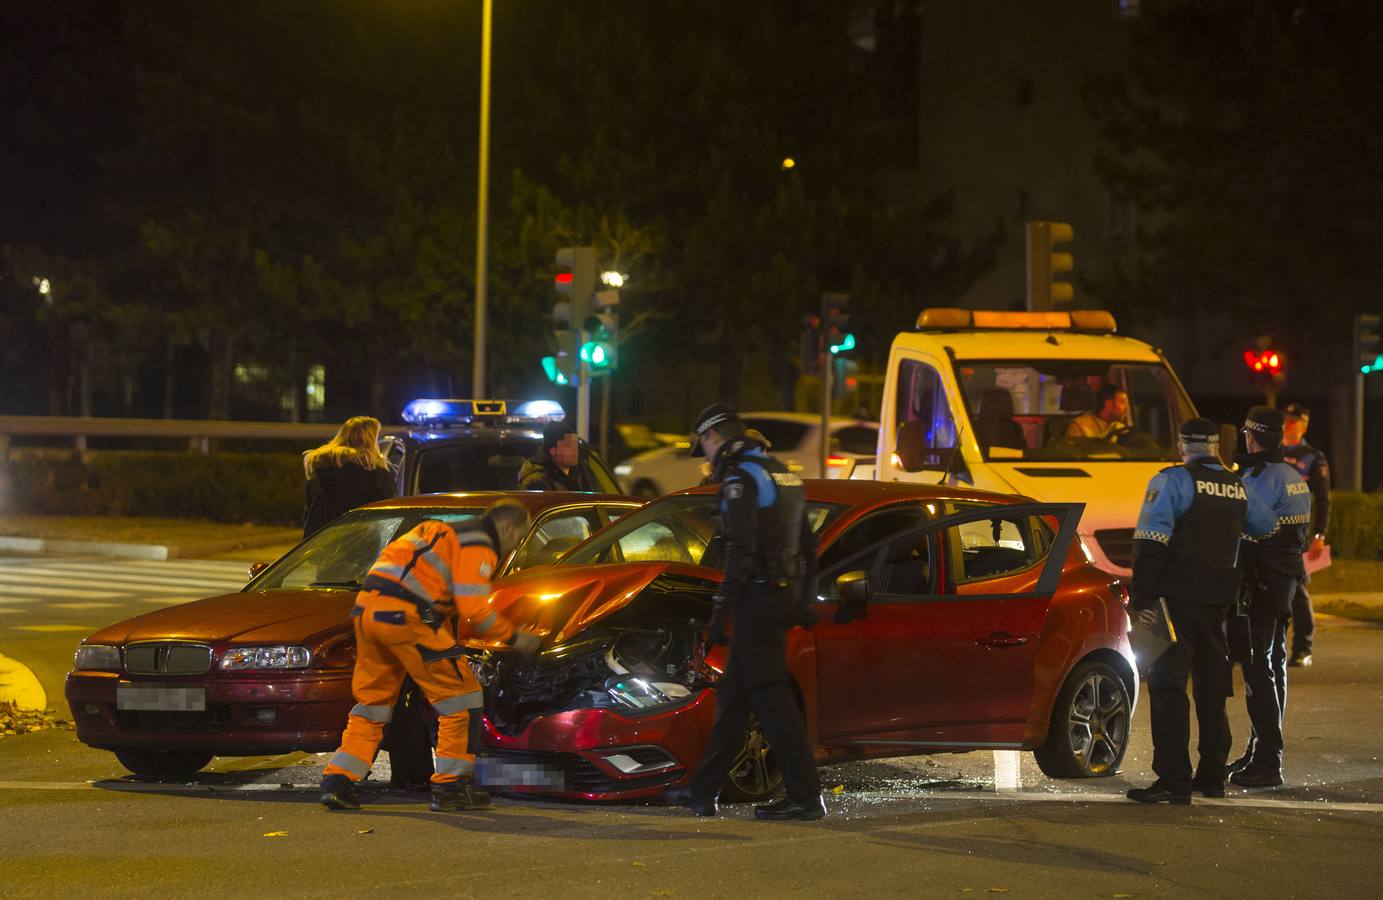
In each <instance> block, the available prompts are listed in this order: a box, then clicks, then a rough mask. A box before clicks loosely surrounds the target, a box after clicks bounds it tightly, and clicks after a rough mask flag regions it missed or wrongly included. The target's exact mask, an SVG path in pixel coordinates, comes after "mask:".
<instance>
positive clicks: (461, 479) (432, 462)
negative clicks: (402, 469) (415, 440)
mask: <svg viewBox="0 0 1383 900" xmlns="http://www.w3.org/2000/svg"><path fill="white" fill-rule="evenodd" d="M540 447H542V439H541V438H537V437H524V436H518V435H511V436H508V437H506V438H504V439H503V440H494V439H490V440H484V439H481V440H475V441H465V442H460V441H458V442H456V443H453V444H446V445H444V446H440V447H426V448H424V449H423V451H422V454H421V455H420V456H419V457H418V489H417V492H418V493H419V494H438V493H445V492H447V491H512V490H516V489H517V488H518V486H519V468H520V467H522V466H523V464H524V461H525V460H527V459H528V458H529V457H530V456H532V455H533V454H535V453H537V452H538V450H539V448H540ZM582 466H583V467H584V468H585V470H586V474H587V476H588V477H589V478H590V482H591V484H594V485H595V486H596V490H597V491H599V492H601V493H606V494H618V493H619V487H618V485H616V484H615V479H614V476H613V475H611V474H610V471H609V470H608V469H607V468H606V467H605V464H604V463H603V462H601V461H600V457H599V456H598V455H597V454H596V453H594V452H591V451H588V452H587V455H586V456H585V457H584V459H583V460H582Z"/></svg>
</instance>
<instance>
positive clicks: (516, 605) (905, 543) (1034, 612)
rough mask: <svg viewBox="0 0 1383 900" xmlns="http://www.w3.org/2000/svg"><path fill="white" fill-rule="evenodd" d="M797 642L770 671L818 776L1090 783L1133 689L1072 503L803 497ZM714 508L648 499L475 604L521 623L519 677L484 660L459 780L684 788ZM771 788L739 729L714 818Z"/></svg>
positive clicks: (1122, 742) (701, 705) (1123, 619)
mask: <svg viewBox="0 0 1383 900" xmlns="http://www.w3.org/2000/svg"><path fill="white" fill-rule="evenodd" d="M806 484H807V496H808V501H809V505H808V510H809V515H810V516H811V521H812V524H813V526H814V528H815V530H816V532H817V537H818V546H819V548H820V549H819V554H820V558H819V573H820V577H819V580H818V583H817V603H816V620H817V621H816V624H815V626H814V627H812V628H808V629H802V628H798V629H794V630H793V631H791V632H790V633H789V635H788V656H789V670H790V672H791V674H792V676H793V678H794V680H795V687H796V692H797V696H798V699H799V702H800V703H801V705H802V710H803V713H804V715H805V719H806V723H807V731H808V734H809V736H810V737H811V738H812V740H813V741H814V743H815V744H816V746H817V747H818V759H819V760H820V761H821V762H830V761H836V760H850V759H864V758H870V757H890V756H903V755H910V754H925V753H938V752H960V751H968V750H976V749H1013V750H1020V749H1021V750H1031V751H1033V753H1034V755H1035V756H1036V758H1037V762H1038V763H1039V765H1040V766H1041V768H1042V770H1043V771H1044V772H1045V773H1047V774H1048V775H1051V776H1056V777H1088V776H1099V775H1109V774H1112V773H1114V772H1115V771H1116V769H1117V768H1118V766H1119V763H1120V760H1121V759H1122V758H1123V755H1124V751H1125V749H1126V748H1127V745H1128V735H1129V722H1130V718H1131V714H1132V709H1133V705H1134V701H1135V698H1136V691H1137V684H1138V680H1137V676H1136V675H1135V674H1134V673H1135V668H1134V662H1133V654H1132V651H1131V649H1130V647H1129V642H1128V636H1127V629H1128V624H1129V620H1128V616H1127V613H1126V611H1125V603H1126V601H1127V593H1126V592H1125V591H1124V589H1123V587H1122V586H1121V585H1120V584H1119V583H1118V582H1117V581H1114V580H1112V579H1111V578H1110V576H1109V575H1107V574H1105V573H1103V572H1101V571H1099V570H1098V569H1096V568H1095V567H1094V566H1092V565H1090V564H1089V563H1088V562H1087V560H1086V558H1085V556H1084V554H1083V551H1082V548H1081V547H1080V546H1079V544H1078V541H1077V538H1076V524H1077V520H1078V519H1079V517H1080V513H1081V510H1082V508H1083V507H1082V505H1081V504H1056V503H1034V502H1030V501H1026V500H1023V499H1022V498H1017V497H1005V496H1000V495H995V494H989V493H981V492H978V491H969V490H964V489H958V488H951V487H945V486H936V487H932V486H917V485H900V484H887V483H880V482H870V481H829V480H826V481H808V482H807V483H806ZM715 532H716V522H715V495H714V493H713V491H712V489H709V488H702V489H693V490H691V491H687V492H682V493H679V494H674V495H672V496H669V497H665V498H663V499H661V500H656V501H654V502H652V503H650V504H649V505H647V506H645V507H643V508H642V509H640V510H638V511H637V512H635V513H631V514H630V515H627V516H625V517H623V518H621V519H620V520H619V521H618V522H616V523H615V524H613V525H611V526H610V527H608V528H606V529H604V530H603V531H601V532H599V533H598V534H596V535H595V536H593V537H592V538H590V539H589V540H588V541H586V542H585V543H584V544H582V545H581V546H579V547H577V548H576V549H575V550H573V551H572V552H571V553H569V554H567V555H565V556H564V557H563V558H562V559H561V561H560V562H559V563H558V564H557V565H553V566H544V567H540V568H537V569H532V570H529V571H527V572H524V573H521V574H519V575H517V576H515V577H512V578H509V579H506V580H505V582H504V583H503V584H501V585H498V586H497V591H496V594H495V595H494V598H493V600H494V602H495V603H496V604H497V605H499V606H501V607H503V608H507V609H508V610H509V614H510V615H511V616H512V617H514V618H516V619H520V620H527V621H530V622H535V623H537V625H538V631H539V633H541V634H544V635H545V649H544V650H543V651H542V652H541V653H540V654H538V655H537V656H536V657H535V658H532V659H524V658H521V657H518V656H516V655H514V654H505V653H494V654H488V655H486V656H485V657H484V658H483V659H480V660H477V661H476V662H475V663H474V665H475V667H476V670H477V673H478V675H479V677H480V680H481V683H482V684H483V685H484V687H485V719H484V730H483V739H484V744H485V747H484V750H483V751H482V752H483V756H482V759H481V760H480V765H479V769H478V777H479V778H480V779H481V780H482V781H483V782H485V783H487V784H488V785H490V786H491V787H493V788H495V789H499V790H504V791H508V792H512V793H530V794H540V795H549V796H560V797H568V798H580V799H599V800H624V799H633V798H639V797H648V796H653V795H656V794H657V793H658V792H660V791H661V790H662V789H663V788H665V787H667V786H669V785H672V784H676V783H678V782H680V781H682V780H684V779H685V778H686V777H687V775H688V774H689V773H690V772H691V770H692V769H693V768H694V767H695V764H696V762H697V760H698V759H699V758H700V756H701V753H702V750H703V748H704V745H705V742H706V739H707V737H708V735H709V733H710V730H711V723H712V720H713V718H714V714H715V691H714V690H712V689H710V688H711V687H712V685H713V684H714V682H715V680H716V677H717V675H718V674H719V671H720V667H721V665H722V664H723V660H724V654H725V648H723V647H715V648H712V647H708V646H707V645H706V644H705V642H704V627H705V624H706V622H707V619H708V617H709V610H710V603H711V597H712V595H713V594H714V592H715V591H716V589H717V586H718V583H719V581H720V579H721V572H720V571H719V565H720V558H721V555H722V551H723V548H722V546H721V542H720V539H719V538H717V537H716V536H715ZM780 780H781V777H780V775H779V773H778V771H777V769H776V767H775V765H774V762H773V756H772V751H771V749H770V748H769V747H768V745H767V744H766V742H765V741H764V739H763V737H762V735H760V734H758V733H755V732H753V731H751V733H750V735H749V738H748V740H747V742H746V745H745V747H744V751H743V755H742V757H741V759H740V761H739V763H738V764H737V765H736V767H735V769H734V771H733V772H732V774H731V776H730V783H729V784H728V785H726V791H725V794H724V795H723V796H724V797H725V798H726V799H762V798H764V797H767V796H768V795H770V794H771V793H772V792H773V791H774V790H775V789H776V788H777V786H778V784H779V782H780Z"/></svg>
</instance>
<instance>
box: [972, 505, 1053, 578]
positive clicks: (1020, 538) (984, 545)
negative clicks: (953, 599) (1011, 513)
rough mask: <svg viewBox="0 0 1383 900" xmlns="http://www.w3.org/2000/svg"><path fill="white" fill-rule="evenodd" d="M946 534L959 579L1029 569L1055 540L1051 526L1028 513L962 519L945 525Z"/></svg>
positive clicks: (994, 576)
mask: <svg viewBox="0 0 1383 900" xmlns="http://www.w3.org/2000/svg"><path fill="white" fill-rule="evenodd" d="M946 537H947V541H948V543H949V545H950V547H951V551H952V554H953V556H952V559H956V571H955V579H954V580H955V581H956V582H957V583H965V582H970V581H979V580H982V579H986V578H997V577H999V576H1002V575H1007V574H1009V573H1010V572H1017V571H1020V570H1022V569H1026V568H1028V567H1030V566H1032V565H1034V564H1035V563H1037V562H1038V561H1040V560H1041V559H1042V558H1043V557H1044V556H1046V554H1047V552H1048V551H1049V550H1050V549H1051V541H1052V535H1051V529H1050V526H1048V525H1047V523H1046V522H1044V521H1043V520H1041V519H1039V518H1036V517H1029V516H1021V517H1017V518H1013V517H1010V518H1000V517H995V518H993V519H978V520H976V521H973V522H963V523H961V524H959V525H955V526H952V527H951V528H948V529H946ZM957 556H958V557H959V558H958V559H957Z"/></svg>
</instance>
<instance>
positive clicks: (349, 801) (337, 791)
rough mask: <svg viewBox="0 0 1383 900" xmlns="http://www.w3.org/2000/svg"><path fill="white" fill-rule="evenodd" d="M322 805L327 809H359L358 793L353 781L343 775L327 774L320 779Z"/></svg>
mask: <svg viewBox="0 0 1383 900" xmlns="http://www.w3.org/2000/svg"><path fill="white" fill-rule="evenodd" d="M322 805H323V806H325V807H326V808H327V809H359V808H360V795H359V794H357V793H356V790H355V782H354V781H351V780H350V779H349V778H347V777H346V776H345V775H328V776H327V777H325V778H323V779H322Z"/></svg>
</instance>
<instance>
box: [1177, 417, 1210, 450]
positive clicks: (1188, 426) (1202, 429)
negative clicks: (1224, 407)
mask: <svg viewBox="0 0 1383 900" xmlns="http://www.w3.org/2000/svg"><path fill="white" fill-rule="evenodd" d="M1181 439H1182V440H1183V441H1186V442H1187V443H1190V444H1212V443H1218V442H1219V440H1220V427H1219V426H1218V425H1216V424H1215V423H1214V422H1212V421H1210V420H1209V419H1207V418H1205V417H1204V416H1197V417H1196V418H1194V419H1191V420H1189V421H1186V422H1183V423H1182V424H1181Z"/></svg>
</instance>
